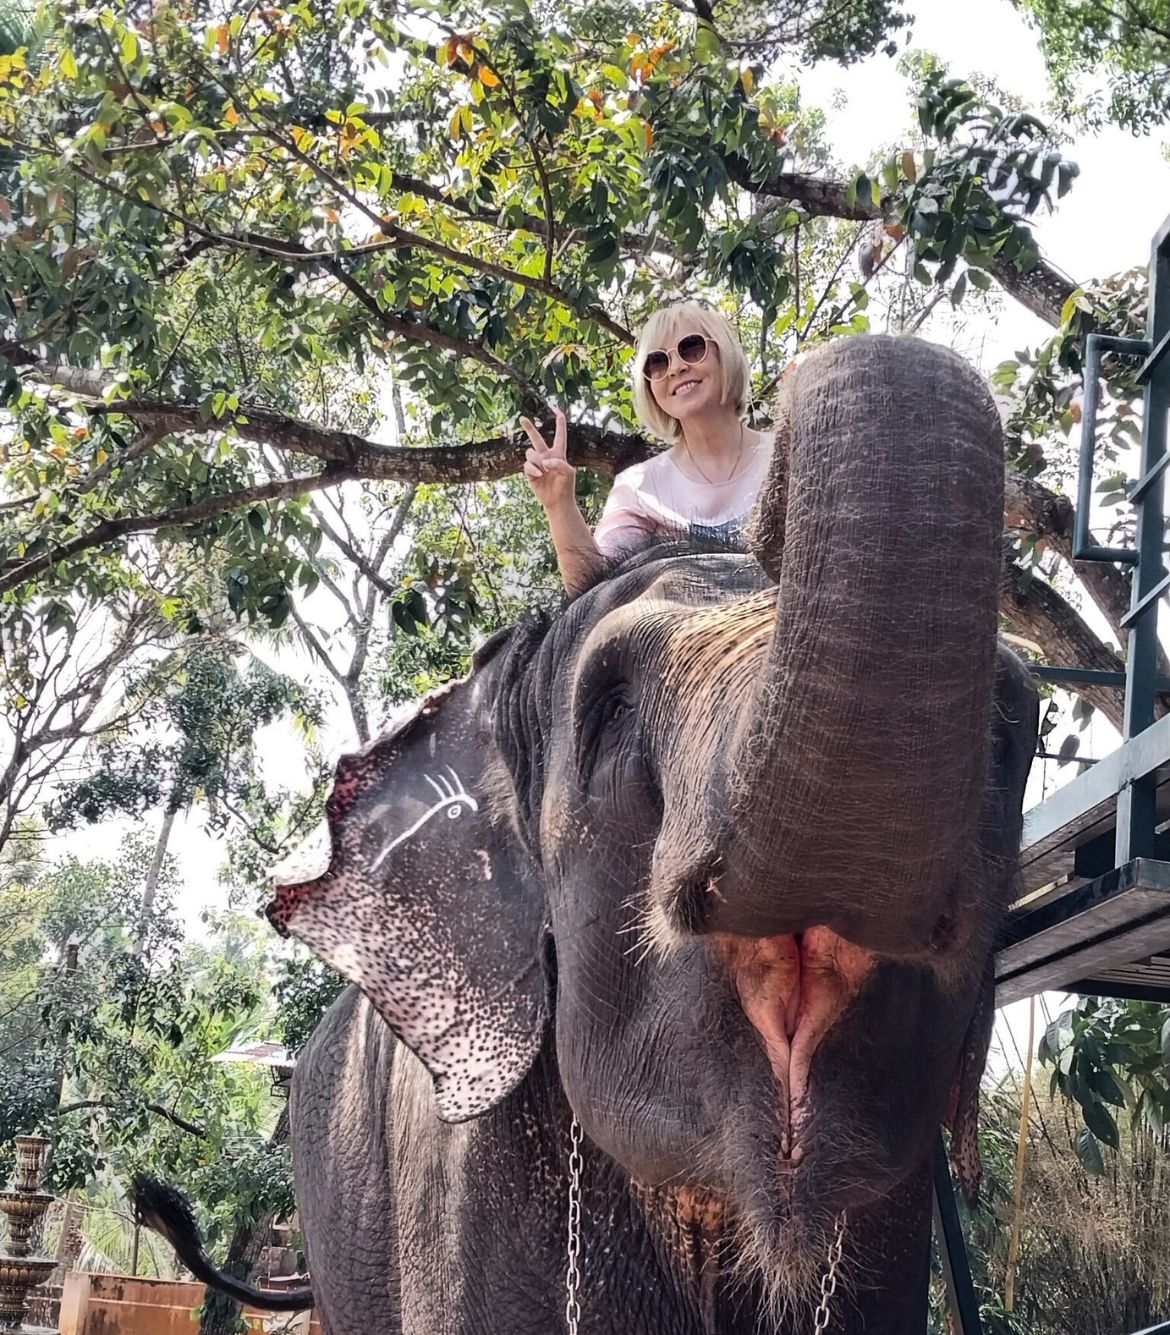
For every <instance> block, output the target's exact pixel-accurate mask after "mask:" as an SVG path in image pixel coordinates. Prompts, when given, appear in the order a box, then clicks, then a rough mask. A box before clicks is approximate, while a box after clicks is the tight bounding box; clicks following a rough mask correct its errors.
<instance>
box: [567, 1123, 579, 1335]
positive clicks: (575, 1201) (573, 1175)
mask: <svg viewBox="0 0 1170 1335" xmlns="http://www.w3.org/2000/svg"><path fill="white" fill-rule="evenodd" d="M580 1259H581V1123H580V1122H578V1121H577V1119H576V1117H574V1118H573V1122H572V1125H571V1126H570V1127H569V1264H568V1268H567V1270H566V1271H565V1326H566V1327H567V1329H568V1335H577V1332H578V1330H579V1329H580V1323H581V1304H580V1302H579V1301H578V1297H579V1294H580V1292H581V1271H580V1270H579V1269H578V1266H577V1263H578V1261H580Z"/></svg>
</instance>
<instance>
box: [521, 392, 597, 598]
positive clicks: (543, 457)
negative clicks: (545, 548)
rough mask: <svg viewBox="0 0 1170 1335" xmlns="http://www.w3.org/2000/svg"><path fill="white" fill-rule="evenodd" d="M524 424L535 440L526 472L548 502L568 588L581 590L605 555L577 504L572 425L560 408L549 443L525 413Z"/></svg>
mask: <svg viewBox="0 0 1170 1335" xmlns="http://www.w3.org/2000/svg"><path fill="white" fill-rule="evenodd" d="M520 425H521V426H522V427H523V428H524V433H525V435H526V436H527V437H528V439H529V441H530V442H531V444H530V447H529V449H528V451H527V453H526V454H525V456H524V476H525V477H526V478H527V479H528V481H529V484H530V485H531V487H532V490H533V491H534V492H535V494H536V499H537V500H538V501H539V502H540V503H541V505H542V506H544V513H545V517H546V518H547V519H548V528H549V533H550V534H551V535H552V540H553V546H554V547H555V548H556V553H557V565H558V566H560V570H561V579H562V580H563V581H564V585H565V590H566V592H568V593H569V594H570V595H572V594H577V593H580V592H581V590H582V589H585V588H588V586H589V584H590V582H591V581H592V580H593V579H594V578H595V577H596V575H597V572H598V570H600V568H601V564H602V556H601V553H600V552H599V551H598V549H597V543H596V542H594V541H593V534H592V533H590V531H589V525H588V524H586V522H585V516H584V515H583V514H582V513H581V510H580V507H579V506H578V505H577V496H576V491H575V482H576V477H577V470H576V469H575V468H574V467H573V466H572V464H570V463H569V461H568V458H567V457H566V451H567V446H568V427H567V424H566V422H565V414H564V413H563V412H561V410H560V409H559V408H558V409H557V414H556V430H555V432H554V433H553V443H552V444H551V445H547V444H546V443H545V441H544V437H543V436H542V435H541V434H540V432H539V430H538V429H537V427H536V424H535V422H533V421H532V420H531V419H530V418H527V417H522V418H521V419H520Z"/></svg>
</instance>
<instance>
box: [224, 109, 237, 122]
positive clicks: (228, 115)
mask: <svg viewBox="0 0 1170 1335" xmlns="http://www.w3.org/2000/svg"><path fill="white" fill-rule="evenodd" d="M223 118H224V120H225V121H227V123H228V124H229V125H239V123H240V113H239V112H238V111H237V110H236V109H235V107H234V106H230V107H228V109H227V111H226V112H225V113H224V117H223Z"/></svg>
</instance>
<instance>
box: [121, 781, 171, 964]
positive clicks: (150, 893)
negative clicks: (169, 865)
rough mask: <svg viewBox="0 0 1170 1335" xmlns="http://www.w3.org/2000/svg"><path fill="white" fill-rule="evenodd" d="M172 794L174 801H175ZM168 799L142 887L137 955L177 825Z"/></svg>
mask: <svg viewBox="0 0 1170 1335" xmlns="http://www.w3.org/2000/svg"><path fill="white" fill-rule="evenodd" d="M173 796H174V795H173V794H172V799H173ZM172 799H168V801H167V805H166V809H165V810H164V811H163V820H162V828H161V829H160V830H159V832H158V843H157V844H155V846H154V858H153V859H152V860H151V864H150V870H149V871H148V872H147V873H146V884H145V885H144V886H143V887H142V900H141V903H140V904H139V906H138V926H137V928H136V929H135V931H134V943H133V945H132V946H131V947H130V949H131V952H132V953H133V954H135V955H141V954H142V947H143V944H144V942H145V940H146V931H147V928H148V927H149V926H150V918H151V914H152V912H153V910H154V897H155V895H156V894H157V893H158V883H159V878H160V877H161V876H162V867H163V859H164V858H165V857H166V855H167V844H169V843H170V841H171V830H172V828H173V827H174V824H175V808H174V807H173V806H172V805H171V800H172Z"/></svg>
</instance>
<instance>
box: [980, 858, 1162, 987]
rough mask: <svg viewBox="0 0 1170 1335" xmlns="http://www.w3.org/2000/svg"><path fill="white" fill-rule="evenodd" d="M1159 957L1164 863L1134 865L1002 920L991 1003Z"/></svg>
mask: <svg viewBox="0 0 1170 1335" xmlns="http://www.w3.org/2000/svg"><path fill="white" fill-rule="evenodd" d="M1167 950H1170V863H1168V862H1161V861H1157V860H1154V859H1151V858H1137V859H1135V860H1134V861H1133V862H1129V863H1126V864H1125V866H1123V867H1116V868H1114V869H1113V870H1112V871H1110V872H1108V873H1106V875H1104V876H1099V877H1097V878H1096V879H1095V880H1093V881H1089V882H1087V883H1086V884H1084V885H1080V886H1076V887H1074V888H1072V889H1070V890H1069V891H1068V893H1066V894H1063V895H1060V896H1058V897H1056V898H1052V899H1044V900H1042V901H1041V902H1040V903H1039V904H1038V905H1036V906H1035V907H1031V906H1029V907H1028V908H1026V909H1024V910H1023V911H1022V912H1019V913H1016V914H1014V915H1013V916H1012V917H1011V918H1010V919H1009V920H1008V924H1007V928H1006V931H1005V944H1004V946H1003V948H1002V949H1001V950H1000V951H999V952H998V954H997V955H996V960H995V973H996V1001H997V1004H998V1005H1004V1004H1006V1003H1007V1002H1008V1001H1015V1000H1018V999H1019V998H1021V997H1027V996H1032V995H1034V994H1035V993H1036V992H1041V991H1043V990H1045V989H1046V988H1062V987H1071V986H1072V984H1074V983H1075V982H1077V981H1078V980H1082V979H1091V978H1096V979H1101V978H1102V975H1104V974H1107V973H1108V972H1109V971H1110V970H1115V969H1121V968H1125V967H1126V966H1129V965H1132V964H1133V963H1134V962H1135V961H1144V960H1146V959H1148V958H1150V957H1151V956H1155V955H1159V954H1161V953H1162V952H1163V951H1167ZM1119 981H1121V980H1119Z"/></svg>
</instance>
